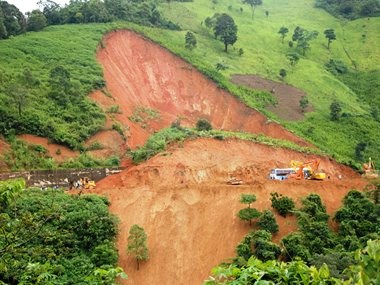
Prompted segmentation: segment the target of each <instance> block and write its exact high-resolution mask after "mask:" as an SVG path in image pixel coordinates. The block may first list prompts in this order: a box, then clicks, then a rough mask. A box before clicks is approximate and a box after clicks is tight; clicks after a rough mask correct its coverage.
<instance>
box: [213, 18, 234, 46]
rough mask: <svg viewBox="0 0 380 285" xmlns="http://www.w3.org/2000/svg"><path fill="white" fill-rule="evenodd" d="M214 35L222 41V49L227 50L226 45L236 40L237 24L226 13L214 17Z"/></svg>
mask: <svg viewBox="0 0 380 285" xmlns="http://www.w3.org/2000/svg"><path fill="white" fill-rule="evenodd" d="M214 35H215V37H216V38H219V39H220V40H221V41H222V42H223V43H224V51H225V52H227V47H228V45H233V44H234V43H235V42H236V41H237V26H236V24H235V21H234V19H233V18H232V17H231V16H229V15H228V14H226V13H223V14H221V15H220V16H219V17H217V19H216V23H215V26H214Z"/></svg>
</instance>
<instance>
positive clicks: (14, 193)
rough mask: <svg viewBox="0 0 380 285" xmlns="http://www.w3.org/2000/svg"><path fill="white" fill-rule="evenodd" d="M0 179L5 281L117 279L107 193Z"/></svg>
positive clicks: (1, 274) (0, 263) (0, 261)
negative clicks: (84, 192) (67, 190)
mask: <svg viewBox="0 0 380 285" xmlns="http://www.w3.org/2000/svg"><path fill="white" fill-rule="evenodd" d="M24 189H25V183H24V181H23V180H12V181H5V182H0V229H1V230H0V256H1V258H0V280H2V281H3V282H5V283H2V284H57V285H58V284H99V285H100V284H110V285H111V284H114V283H115V278H116V276H125V274H124V273H123V270H122V269H121V268H118V267H116V262H117V259H118V253H117V249H116V247H115V243H114V242H115V237H116V234H117V220H116V218H115V217H114V216H112V215H111V214H110V213H109V212H108V207H107V205H108V201H107V200H106V199H104V198H101V197H97V196H93V195H85V196H72V195H67V194H65V193H63V192H61V191H58V190H47V191H41V190H39V189H38V190H37V189H34V190H33V189H28V190H24Z"/></svg>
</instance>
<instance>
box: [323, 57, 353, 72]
mask: <svg viewBox="0 0 380 285" xmlns="http://www.w3.org/2000/svg"><path fill="white" fill-rule="evenodd" d="M325 68H326V69H327V70H328V71H330V72H331V73H333V74H345V73H347V72H348V67H347V65H346V64H345V63H344V62H343V61H341V60H339V59H330V61H329V62H328V63H326V64H325Z"/></svg>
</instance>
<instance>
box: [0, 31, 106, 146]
mask: <svg viewBox="0 0 380 285" xmlns="http://www.w3.org/2000/svg"><path fill="white" fill-rule="evenodd" d="M77 29H78V28H77V27H72V26H64V27H49V28H46V29H45V30H44V31H43V32H40V33H30V34H28V35H26V36H23V37H15V38H12V39H8V40H4V41H0V61H1V62H2V64H1V67H0V82H1V85H0V86H1V87H0V100H1V104H0V134H2V135H5V136H9V135H13V134H19V133H31V134H35V135H39V136H45V137H48V138H50V139H51V140H52V141H53V142H57V143H60V144H63V145H66V146H69V147H71V148H74V149H81V148H82V144H83V142H84V141H85V140H86V139H87V138H88V137H89V136H91V135H92V134H94V133H95V132H97V131H98V130H100V129H101V128H102V126H103V124H104V121H105V116H104V114H103V112H102V111H101V110H100V108H99V107H98V106H97V105H95V104H94V103H93V102H91V101H90V100H89V99H88V98H87V97H86V95H87V94H88V93H89V92H90V91H91V90H94V89H98V88H101V87H102V86H104V80H103V78H102V71H101V68H100V66H99V65H98V64H97V63H96V61H95V51H96V46H97V43H98V42H99V41H100V39H101V37H102V35H101V34H102V33H104V32H105V31H106V30H107V28H106V27H105V26H96V25H92V26H81V29H82V32H79V33H77V32H74V30H76V31H77ZM68 38H70V39H71V40H70V41H68V40H67V39H68ZM70 50H79V52H75V53H74V52H73V53H71V56H70V57H67V52H68V51H70Z"/></svg>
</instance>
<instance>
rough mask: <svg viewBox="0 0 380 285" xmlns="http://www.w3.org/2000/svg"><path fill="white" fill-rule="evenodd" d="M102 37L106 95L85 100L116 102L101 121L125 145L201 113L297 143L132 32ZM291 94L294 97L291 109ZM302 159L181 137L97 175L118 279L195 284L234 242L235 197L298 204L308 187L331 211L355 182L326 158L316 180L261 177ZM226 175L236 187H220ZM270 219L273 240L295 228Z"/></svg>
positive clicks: (230, 126)
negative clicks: (143, 255) (141, 257)
mask: <svg viewBox="0 0 380 285" xmlns="http://www.w3.org/2000/svg"><path fill="white" fill-rule="evenodd" d="M104 42H105V48H103V49H101V50H100V51H99V52H98V60H99V61H100V63H101V64H102V66H103V69H104V76H105V79H106V82H107V90H108V92H109V94H111V95H112V97H108V96H106V95H105V94H102V93H97V94H95V95H92V98H93V99H94V100H95V101H97V102H99V103H100V104H101V105H102V106H103V108H110V106H112V105H117V106H119V111H120V112H118V113H115V114H112V118H109V119H110V120H111V123H115V122H116V121H117V122H119V123H120V124H121V126H122V127H123V129H125V130H127V131H126V134H127V136H128V138H127V146H128V147H131V148H135V147H136V146H138V145H142V144H143V143H144V142H145V141H146V139H147V138H148V137H149V136H150V135H151V134H152V133H153V132H155V131H157V130H159V129H161V128H163V127H168V126H170V124H171V123H172V122H173V121H174V120H176V119H177V118H181V120H182V123H184V124H186V125H189V126H194V124H195V122H196V121H197V120H198V118H206V119H208V120H210V121H211V123H212V125H213V126H214V127H215V128H219V129H226V130H243V131H247V132H252V133H263V134H266V135H268V136H272V137H275V138H280V139H287V140H290V141H293V142H296V143H298V144H300V145H307V144H306V143H305V142H304V141H303V140H302V139H300V138H298V137H296V136H295V135H294V134H292V133H291V132H289V131H287V130H286V129H284V128H283V127H281V126H280V125H278V124H275V123H268V122H267V120H266V118H265V117H264V116H263V115H262V114H260V113H259V112H257V111H255V110H251V109H249V108H247V107H246V106H245V105H243V104H242V103H241V102H239V101H238V100H236V98H234V97H233V96H231V95H230V94H229V93H227V92H225V91H224V90H221V89H219V88H218V87H217V86H216V85H215V84H214V83H213V82H210V81H209V80H207V78H205V77H204V76H203V75H202V74H200V73H199V72H197V71H196V70H195V69H194V68H193V67H192V66H190V65H189V64H187V63H185V62H184V61H183V60H181V59H179V58H178V57H176V56H173V55H172V54H171V53H169V52H168V51H167V50H165V49H163V48H161V47H159V46H158V45H156V44H154V43H152V42H151V41H149V40H147V39H144V38H143V37H142V36H140V35H137V34H135V33H133V32H130V31H118V32H113V33H110V34H109V35H107V36H106V37H105V39H104ZM287 92H288V93H289V94H290V93H292V92H293V91H287ZM300 97H301V95H300V96H299V97H297V99H294V100H295V101H294V102H297V103H293V105H294V106H298V104H299V103H298V101H299V99H298V98H300ZM295 104H296V105H295ZM281 106H282V105H281ZM142 109H144V110H150V111H154V113H155V114H159V116H154V117H151V118H149V116H148V115H147V114H148V113H149V112H146V114H145V115H144V117H141V116H140V115H141V112H140V111H141V110H142ZM138 110H140V111H139V112H137V111H138ZM293 111H294V110H292V108H290V109H289V111H287V112H288V113H289V114H291V113H292V112H293ZM293 113H294V112H293ZM293 115H294V114H293ZM292 118H293V119H295V118H294V117H292ZM110 143H111V142H110ZM312 158H316V157H315V156H313V155H306V154H301V153H298V152H295V151H290V150H285V149H280V148H271V147H268V146H264V145H260V144H255V143H252V142H246V141H239V140H233V139H229V140H226V141H218V140H212V139H204V138H203V139H198V140H193V141H187V142H185V143H184V144H183V146H182V147H178V146H175V145H174V146H172V147H171V148H170V149H169V150H168V151H167V152H165V153H164V154H159V155H157V156H155V157H153V158H152V159H150V160H149V161H147V162H145V163H142V164H141V165H138V166H133V165H131V164H128V165H129V167H128V168H127V170H125V171H123V172H121V173H120V174H118V175H115V176H110V177H107V178H105V179H104V180H102V181H100V182H99V183H98V185H97V188H96V189H95V190H93V191H94V192H95V193H97V194H100V195H105V196H107V197H108V198H109V199H110V201H111V206H110V210H111V211H112V212H113V213H114V214H116V215H117V216H119V218H120V220H121V224H120V234H119V238H118V246H119V252H120V259H119V264H120V265H121V266H122V267H123V268H124V270H125V271H126V272H127V273H128V275H129V279H128V280H126V281H122V282H123V284H138V285H145V284H163V285H166V284H167V285H172V284H179V285H182V284H184V285H192V284H194V285H195V284H201V283H202V282H203V280H205V279H206V278H207V277H208V275H209V273H210V270H211V268H213V267H214V266H216V265H217V264H219V263H220V262H222V261H223V260H225V259H228V258H230V257H233V256H234V255H235V247H236V245H237V243H238V242H239V241H240V240H241V239H242V238H243V237H244V235H245V234H247V233H248V232H249V231H250V230H251V227H250V226H249V225H248V223H244V222H242V221H240V220H239V219H238V218H237V217H236V213H237V212H238V211H239V209H241V208H242V207H244V206H243V205H241V204H240V203H239V198H240V195H241V194H242V193H252V194H255V195H256V196H257V202H255V204H254V206H255V207H256V208H258V209H260V210H264V209H268V208H270V200H269V198H270V193H271V192H279V193H282V194H284V195H287V196H290V197H292V198H294V199H296V200H297V202H298V203H299V201H300V199H301V197H303V196H306V195H307V194H309V193H311V192H314V193H317V194H319V195H321V197H322V199H323V201H324V202H325V204H326V207H327V210H328V212H329V213H333V212H334V211H335V210H336V209H337V208H338V207H339V206H340V201H341V198H342V197H344V195H345V194H346V193H347V192H348V191H349V190H350V189H352V188H356V189H362V188H363V186H364V185H365V182H364V181H362V180H361V178H360V177H359V176H358V175H357V174H355V173H354V172H353V171H352V170H351V169H349V168H347V167H344V166H342V165H339V164H337V163H335V162H333V161H330V160H329V159H327V158H320V159H321V165H320V168H321V169H322V170H323V171H325V172H326V173H327V174H328V175H329V176H330V177H331V179H328V180H326V181H295V180H287V181H281V182H280V181H271V180H268V179H267V176H268V174H269V171H270V169H271V168H274V167H289V164H290V161H291V160H299V161H309V160H310V159H312ZM231 177H236V178H237V179H241V180H243V181H244V184H243V185H238V186H233V185H228V184H227V181H228V180H229V179H230V178H231ZM338 177H342V179H338ZM277 221H278V222H279V224H280V232H279V233H278V234H277V235H275V236H274V240H275V241H278V240H280V238H281V237H282V236H284V235H286V234H288V233H290V232H292V231H294V230H295V229H296V221H295V218H294V217H289V218H286V219H285V218H282V217H277ZM133 224H139V225H140V226H142V227H143V228H144V229H145V231H146V233H147V235H148V247H149V252H150V259H149V261H147V262H145V263H143V264H142V266H141V267H140V270H137V269H136V263H135V260H133V258H131V257H129V256H128V255H127V254H126V247H127V238H128V231H129V229H130V227H131V226H132V225H133Z"/></svg>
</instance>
